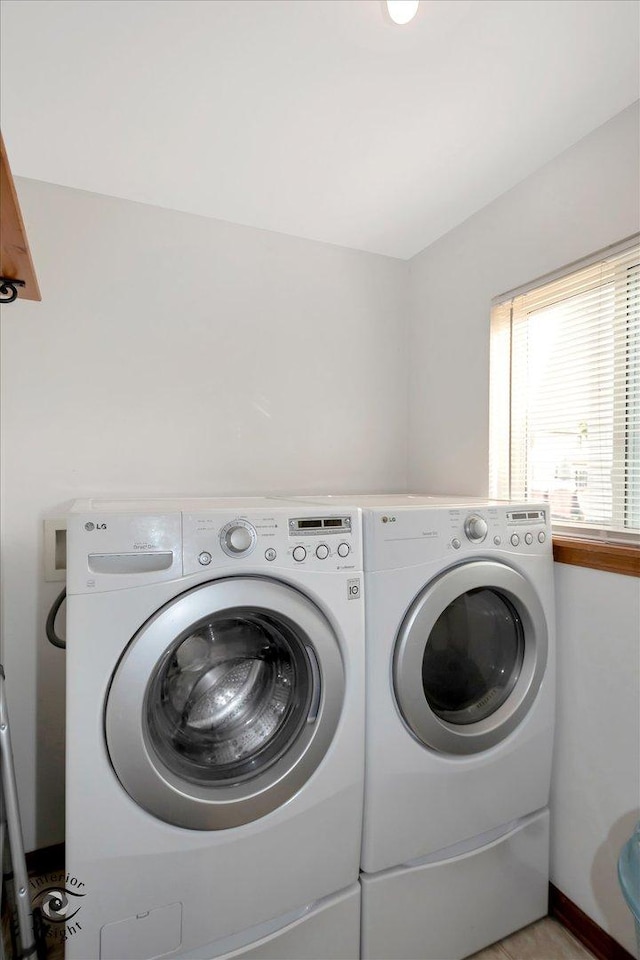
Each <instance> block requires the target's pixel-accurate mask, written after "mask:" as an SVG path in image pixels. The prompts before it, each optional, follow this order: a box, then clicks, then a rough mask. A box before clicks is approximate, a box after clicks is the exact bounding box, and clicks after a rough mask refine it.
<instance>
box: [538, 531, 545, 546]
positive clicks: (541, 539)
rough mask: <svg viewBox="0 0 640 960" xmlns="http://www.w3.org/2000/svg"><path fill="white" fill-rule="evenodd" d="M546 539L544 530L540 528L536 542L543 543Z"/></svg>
mask: <svg viewBox="0 0 640 960" xmlns="http://www.w3.org/2000/svg"><path fill="white" fill-rule="evenodd" d="M546 539H547V535H546V533H545V532H544V530H541V531H540V533H539V534H538V543H544V542H545V540H546Z"/></svg>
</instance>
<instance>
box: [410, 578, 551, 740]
mask: <svg viewBox="0 0 640 960" xmlns="http://www.w3.org/2000/svg"><path fill="white" fill-rule="evenodd" d="M547 651H548V631H547V622H546V617H545V614H544V610H543V607H542V603H541V602H540V599H539V597H538V595H537V593H536V591H535V590H534V589H533V587H532V586H531V584H530V583H529V581H528V580H526V578H525V577H523V576H522V574H520V573H518V572H517V571H516V570H513V569H512V568H511V567H507V566H506V565H504V564H501V563H497V562H495V561H491V560H472V561H469V562H467V563H462V564H459V565H458V566H456V567H452V568H451V569H449V570H447V571H445V572H444V573H443V574H441V575H440V576H439V577H438V578H437V579H435V580H434V581H432V582H431V583H429V584H427V586H426V587H425V588H424V589H423V590H422V591H421V592H420V594H419V595H418V596H417V597H416V599H415V600H414V602H413V603H412V605H411V607H410V608H409V610H408V612H407V614H406V616H405V618H404V620H403V622H402V625H401V627H400V630H399V632H398V637H397V639H396V644H395V650H394V658H393V685H394V691H395V696H396V700H397V704H398V707H399V710H400V713H401V714H402V717H403V720H404V722H405V723H406V725H407V726H408V727H409V729H410V731H411V733H412V734H413V736H414V737H416V739H418V740H419V741H420V742H421V743H423V744H425V745H426V746H428V747H432V748H433V749H435V750H438V751H440V752H443V753H451V754H472V753H479V752H480V751H482V750H488V749H489V748H490V747H493V746H495V744H497V743H500V741H501V740H503V739H504V738H505V737H507V736H509V734H510V733H512V732H513V731H514V730H515V729H516V727H517V726H518V724H519V723H521V721H522V720H523V718H524V717H525V716H526V714H527V712H528V711H529V709H530V707H531V706H532V704H533V702H534V700H535V697H536V695H537V693H538V690H539V688H540V685H541V683H542V680H543V678H544V673H545V668H546V664H547Z"/></svg>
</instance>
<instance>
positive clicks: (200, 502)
mask: <svg viewBox="0 0 640 960" xmlns="http://www.w3.org/2000/svg"><path fill="white" fill-rule="evenodd" d="M285 502H291V501H290V500H287V498H285V497H282V498H275V497H155V498H152V499H145V500H137V499H133V498H132V499H127V498H125V499H122V500H109V499H104V500H103V499H95V498H92V499H86V500H74V502H73V504H72V505H71V507H70V508H69V513H122V514H150V513H153V514H160V513H173V512H175V513H190V512H193V511H196V512H197V511H202V510H229V511H230V512H231V513H234V512H237V511H239V510H240V511H241V510H251V509H256V508H257V509H259V510H262V509H263V508H265V507H278V508H279V509H282V507H283V506H284V505H285Z"/></svg>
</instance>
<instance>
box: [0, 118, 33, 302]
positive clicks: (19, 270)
mask: <svg viewBox="0 0 640 960" xmlns="http://www.w3.org/2000/svg"><path fill="white" fill-rule="evenodd" d="M0 276H2V277H7V278H8V279H10V280H23V281H24V287H18V288H17V289H18V298H19V299H21V300H42V297H41V296H40V289H39V287H38V281H37V280H36V272H35V270H34V267H33V261H32V259H31V251H30V250H29V242H28V240H27V233H26V230H25V228H24V221H23V219H22V213H21V212H20V204H19V203H18V195H17V193H16V187H15V184H14V182H13V177H12V175H11V169H10V167H9V161H8V159H7V152H6V150H5V148H4V141H3V139H2V136H1V135H0Z"/></svg>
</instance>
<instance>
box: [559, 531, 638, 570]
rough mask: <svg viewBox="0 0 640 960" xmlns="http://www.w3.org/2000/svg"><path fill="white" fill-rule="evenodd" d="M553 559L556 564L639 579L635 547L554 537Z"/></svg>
mask: <svg viewBox="0 0 640 960" xmlns="http://www.w3.org/2000/svg"><path fill="white" fill-rule="evenodd" d="M553 559H554V560H555V561H556V563H569V564H574V565H575V566H578V567H591V569H592V570H606V571H607V572H608V573H622V574H625V575H626V576H628V577H640V548H638V547H636V546H626V545H623V544H619V543H603V542H602V541H599V540H574V539H572V538H571V537H558V536H554V538H553Z"/></svg>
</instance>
